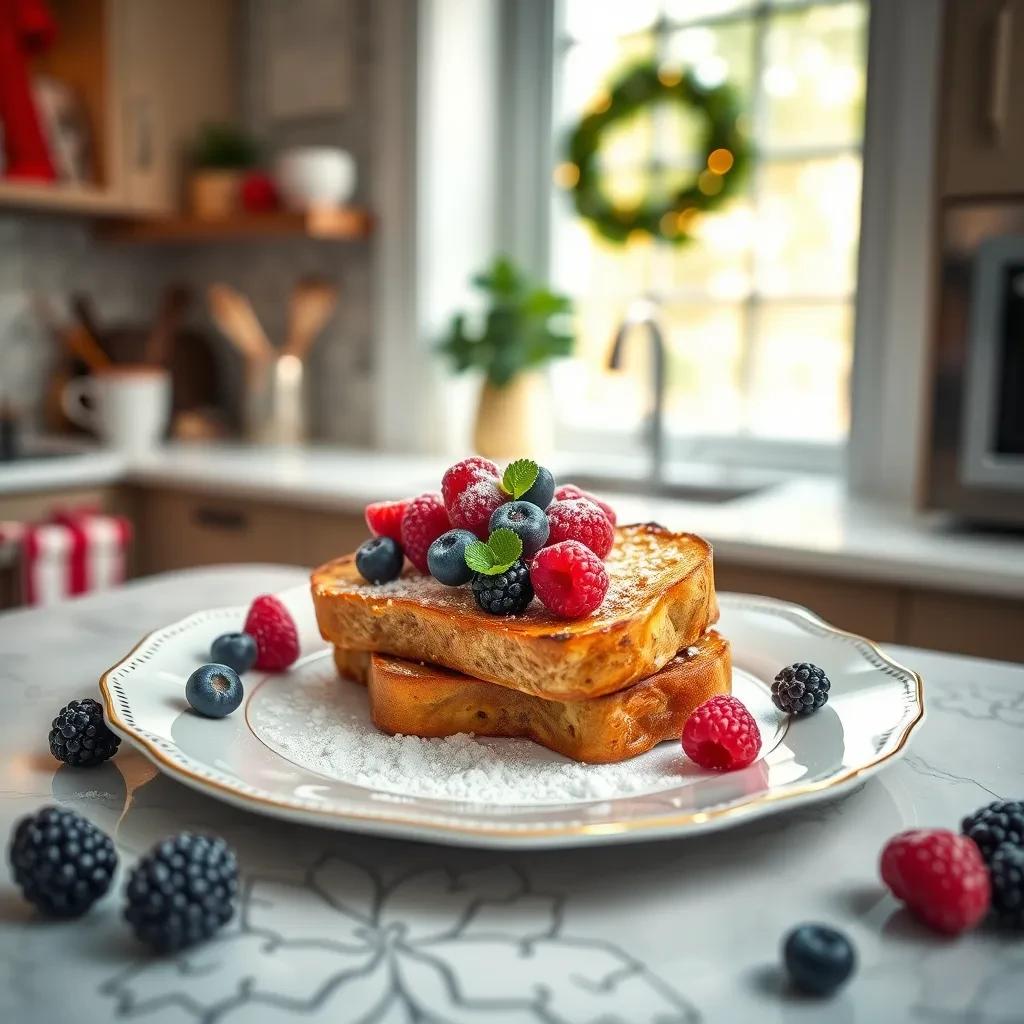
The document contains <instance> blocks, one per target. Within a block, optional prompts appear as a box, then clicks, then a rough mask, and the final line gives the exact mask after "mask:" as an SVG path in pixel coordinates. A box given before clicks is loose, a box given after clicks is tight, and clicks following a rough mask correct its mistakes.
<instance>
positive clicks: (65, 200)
mask: <svg viewBox="0 0 1024 1024" xmlns="http://www.w3.org/2000/svg"><path fill="white" fill-rule="evenodd" d="M3 207H16V208H18V209H23V210H38V211H40V212H46V211H53V212H57V213H79V214H82V215H83V216H105V217H110V216H125V215H129V214H131V213H133V212H134V211H133V210H132V209H131V208H130V207H129V206H128V204H127V203H125V202H124V201H123V200H122V199H121V198H120V197H119V196H117V195H115V194H113V193H111V192H110V191H109V190H107V189H104V188H100V187H99V186H98V185H61V184H54V185H47V184H40V183H37V182H28V181H24V182H23V181H7V180H3V179H0V208H3Z"/></svg>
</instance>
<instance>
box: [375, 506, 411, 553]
mask: <svg viewBox="0 0 1024 1024" xmlns="http://www.w3.org/2000/svg"><path fill="white" fill-rule="evenodd" d="M408 505H409V499H408V498H406V500H405V501H377V502H374V503H373V504H372V505H367V506H366V525H367V526H368V527H369V528H370V533H372V534H373V535H374V537H390V538H391V539H392V540H393V541H396V542H398V543H401V541H402V517H403V516H404V515H405V510H406V508H407V507H408Z"/></svg>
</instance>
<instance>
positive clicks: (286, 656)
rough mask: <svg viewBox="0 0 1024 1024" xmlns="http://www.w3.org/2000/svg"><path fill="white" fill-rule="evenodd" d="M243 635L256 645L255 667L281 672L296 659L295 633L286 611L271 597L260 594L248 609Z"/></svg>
mask: <svg viewBox="0 0 1024 1024" xmlns="http://www.w3.org/2000/svg"><path fill="white" fill-rule="evenodd" d="M244 632H246V633H248V634H249V635H250V636H251V637H252V638H253V639H254V640H255V641H256V667H257V668H259V669H263V670H264V671H266V672H283V671H284V670H285V669H286V668H288V667H289V666H290V665H293V664H294V663H295V662H296V661H297V660H298V657H299V633H298V630H297V629H296V628H295V621H294V620H293V619H292V617H291V615H289V614H288V609H287V608H285V606H284V605H283V604H281V602H280V601H279V600H278V599H277V598H276V597H274V595H273V594H260V596H259V597H257V598H256V599H255V600H254V601H253V603H252V604H251V605H250V606H249V614H248V615H247V616H246V618H245V626H244Z"/></svg>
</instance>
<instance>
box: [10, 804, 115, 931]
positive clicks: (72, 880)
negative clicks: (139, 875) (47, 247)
mask: <svg viewBox="0 0 1024 1024" xmlns="http://www.w3.org/2000/svg"><path fill="white" fill-rule="evenodd" d="M8 858H9V859H10V862H11V868H12V869H13V874H14V881H15V882H17V883H18V885H19V886H20V887H21V891H22V893H24V895H25V899H27V900H28V901H29V902H30V903H32V904H34V905H35V906H36V907H38V908H39V909H40V910H41V911H42V912H43V913H44V914H48V915H50V916H51V917H79V916H81V915H82V914H84V913H85V912H86V911H87V910H88V909H89V908H90V907H91V906H92V905H93V904H94V903H95V902H96V901H97V900H98V899H99V898H100V897H101V896H102V895H104V893H106V891H107V890H108V889H109V888H110V883H111V881H112V880H113V877H114V870H115V868H116V867H117V853H116V851H115V850H114V844H113V842H111V839H110V836H108V835H107V834H106V833H105V832H101V831H100V830H99V829H98V828H97V827H96V826H95V825H94V824H93V823H92V822H91V821H87V820H86V819H85V818H83V817H81V815H78V814H75V812H74V811H68V810H65V809H64V808H61V807H44V808H43V809H42V810H41V811H38V812H37V813H35V814H30V815H29V816H28V817H27V818H22V819H21V821H20V822H18V825H17V827H16V828H15V830H14V836H13V837H12V839H11V846H10V849H9V850H8Z"/></svg>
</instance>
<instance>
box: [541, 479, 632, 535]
mask: <svg viewBox="0 0 1024 1024" xmlns="http://www.w3.org/2000/svg"><path fill="white" fill-rule="evenodd" d="M573 498H586V499H587V501H592V502H593V503H594V504H595V505H596V506H597V507H598V508H599V509H600V510H601V511H602V512H603V513H604V514H605V515H606V516H607V517H608V522H609V523H611V524H612V526H615V524H616V523H617V522H618V517H617V516H616V515H615V509H613V508H612V507H611V505H609V504H608V502H607V501H602V500H601V499H600V498H595V497H594V495H592V494H588V493H587V492H586V491H583V490H580V488H579V487H577V486H576V485H575V484H562V486H561V487H558V488H556V489H555V501H571V500H572V499H573Z"/></svg>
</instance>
